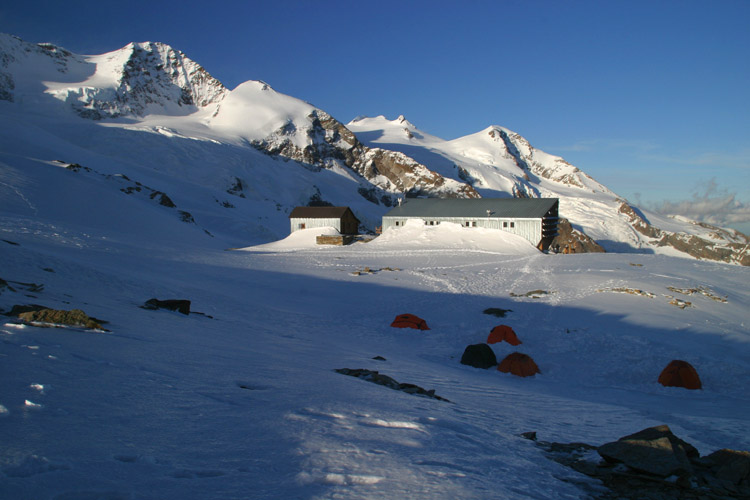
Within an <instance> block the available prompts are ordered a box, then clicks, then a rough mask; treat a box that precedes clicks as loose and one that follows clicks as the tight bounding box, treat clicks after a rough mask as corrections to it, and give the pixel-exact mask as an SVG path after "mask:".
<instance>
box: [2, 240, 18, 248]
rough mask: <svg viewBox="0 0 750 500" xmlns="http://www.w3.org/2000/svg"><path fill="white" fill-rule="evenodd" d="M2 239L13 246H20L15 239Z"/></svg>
mask: <svg viewBox="0 0 750 500" xmlns="http://www.w3.org/2000/svg"><path fill="white" fill-rule="evenodd" d="M2 241H4V242H5V243H7V244H8V245H13V246H17V247H18V246H21V244H20V243H16V242H15V241H10V240H2Z"/></svg>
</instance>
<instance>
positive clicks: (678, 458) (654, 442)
mask: <svg viewBox="0 0 750 500" xmlns="http://www.w3.org/2000/svg"><path fill="white" fill-rule="evenodd" d="M597 451H598V452H599V455H601V456H602V458H604V459H605V460H607V461H608V462H622V463H624V464H625V465H627V466H628V467H630V468H631V469H635V470H638V471H641V472H646V473H648V474H653V475H656V476H661V477H668V476H671V475H684V474H689V473H692V471H693V467H692V465H691V463H690V461H691V460H694V459H697V458H698V457H699V453H698V450H696V449H695V447H693V446H692V445H691V444H689V443H687V442H685V441H683V440H682V439H680V438H678V437H677V436H675V435H674V434H672V431H671V430H670V429H669V427H668V426H666V425H659V426H656V427H649V428H648V429H644V430H642V431H640V432H636V433H635V434H631V435H629V436H625V437H622V438H620V439H618V440H617V441H614V442H611V443H606V444H603V445H602V446H600V447H599V448H598V449H597Z"/></svg>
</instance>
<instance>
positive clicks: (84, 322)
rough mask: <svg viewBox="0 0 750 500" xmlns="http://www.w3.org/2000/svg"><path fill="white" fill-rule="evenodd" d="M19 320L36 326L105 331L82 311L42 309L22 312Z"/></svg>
mask: <svg viewBox="0 0 750 500" xmlns="http://www.w3.org/2000/svg"><path fill="white" fill-rule="evenodd" d="M18 318H19V319H20V320H22V321H25V322H27V323H32V324H34V325H35V326H47V325H49V326H55V325H68V326H79V327H83V328H90V329H92V330H103V328H102V325H101V324H100V323H98V322H97V321H95V319H94V318H90V317H89V316H88V315H86V313H85V312H83V311H82V310H80V309H71V310H70V311H65V310H59V309H40V310H37V311H28V312H22V313H20V314H19V315H18Z"/></svg>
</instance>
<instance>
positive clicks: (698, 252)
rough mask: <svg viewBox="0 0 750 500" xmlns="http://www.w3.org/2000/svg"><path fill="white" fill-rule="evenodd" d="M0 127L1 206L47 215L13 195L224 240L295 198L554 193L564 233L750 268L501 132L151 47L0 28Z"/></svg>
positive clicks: (730, 245)
mask: <svg viewBox="0 0 750 500" xmlns="http://www.w3.org/2000/svg"><path fill="white" fill-rule="evenodd" d="M0 130H1V131H2V134H0V193H2V194H3V196H2V198H4V199H3V200H0V207H2V209H3V210H4V211H8V212H12V213H15V214H16V215H23V216H28V217H29V218H33V217H43V216H44V214H43V213H40V211H39V210H40V209H39V207H37V206H36V205H34V204H33V203H29V202H28V200H26V197H25V190H27V189H32V187H30V186H34V187H33V189H42V188H41V187H40V185H45V184H46V183H45V179H48V180H49V181H50V182H52V180H53V179H55V181H54V182H55V184H54V185H49V186H47V187H45V188H44V189H48V190H49V196H50V197H53V196H56V195H57V194H56V193H58V190H60V189H69V190H71V191H79V190H82V189H83V187H84V186H85V188H86V189H89V190H94V191H95V192H96V196H94V197H93V198H95V199H96V200H98V201H97V203H100V204H104V205H107V207H102V209H101V212H102V213H107V214H109V217H110V220H111V222H112V223H113V224H135V223H134V221H133V218H134V217H135V214H142V211H141V209H143V207H148V210H151V211H155V212H153V213H154V214H157V213H158V214H159V215H158V217H162V216H169V217H172V218H173V219H174V220H175V224H181V223H187V224H189V227H190V228H192V229H191V230H192V231H194V232H195V231H197V233H196V234H200V237H201V238H208V237H213V238H219V239H220V240H221V244H228V245H248V244H254V243H261V242H267V241H270V240H273V239H278V238H281V237H283V236H285V235H286V234H287V232H288V222H287V216H288V214H289V212H290V211H291V210H292V209H293V208H294V207H295V206H298V205H307V204H332V205H347V206H350V207H351V208H352V210H353V211H354V212H355V214H356V215H357V217H358V218H359V219H360V220H361V221H362V224H363V226H364V227H363V229H369V230H373V229H374V228H375V227H376V226H378V225H380V217H381V216H382V215H383V214H384V213H385V212H387V211H388V210H389V208H390V207H391V206H393V205H394V203H395V202H396V200H397V199H398V198H399V197H403V196H407V197H410V196H426V197H462V198H471V197H557V198H559V199H560V215H561V217H563V218H565V219H567V220H568V221H569V222H570V230H569V231H568V232H567V233H566V234H565V235H564V237H566V238H571V239H572V240H576V241H590V239H593V240H594V241H596V243H598V245H600V246H601V247H603V248H604V249H605V250H606V251H608V252H609V251H618V252H648V253H668V254H673V255H682V256H692V257H695V258H701V259H709V260H716V261H722V262H729V263H736V264H741V265H750V251H749V246H750V238H748V237H747V236H745V235H743V234H741V233H739V232H737V231H735V230H730V229H722V228H718V227H713V226H709V225H707V224H703V223H698V222H694V221H689V220H686V219H683V218H671V217H664V216H660V215H657V214H653V213H647V212H645V211H643V210H639V209H638V208H636V207H634V206H632V205H630V204H629V203H628V202H627V201H626V200H625V199H623V198H621V197H619V196H618V195H617V194H615V193H613V192H612V191H611V190H609V189H608V188H607V187H605V186H603V185H602V184H600V183H598V182H597V181H596V180H594V179H593V178H591V177H590V176H589V175H587V174H585V173H584V172H583V171H581V170H580V169H578V168H576V167H575V166H573V165H570V164H569V163H567V162H566V161H565V160H563V159H562V158H560V157H558V156H553V155H550V154H547V153H545V152H543V151H540V150H538V149H535V148H534V147H533V146H532V145H531V144H530V143H529V141H527V140H526V139H525V138H523V137H522V136H521V135H519V134H517V133H515V132H513V131H511V130H509V129H506V128H503V127H498V126H494V125H493V126H491V127H488V128H486V129H484V130H482V131H481V132H477V133H476V134H472V135H469V136H466V137H461V138H459V139H455V140H451V141H446V140H443V139H440V138H437V137H434V136H431V135H429V134H426V133H424V132H422V131H420V130H419V129H417V128H416V127H415V126H414V125H412V124H411V123H409V122H408V121H407V120H406V119H405V118H404V117H403V116H401V117H398V118H397V119H395V120H388V119H386V118H384V117H382V116H379V117H375V118H367V117H361V118H357V119H355V120H353V121H351V122H350V123H348V124H346V125H344V124H342V123H341V122H339V121H338V120H336V119H335V118H334V117H332V116H330V115H329V114H328V113H326V112H325V111H323V110H321V109H319V108H316V107H315V106H313V105H311V104H309V103H306V102H304V101H302V100H300V99H297V98H294V97H290V96H287V95H284V94H280V93H278V92H276V91H275V90H273V89H272V88H271V87H270V86H269V85H268V84H266V83H264V82H261V81H248V82H245V83H243V84H241V85H239V86H238V87H237V88H235V89H233V90H229V89H227V88H226V87H225V86H224V85H223V84H222V83H221V82H219V81H218V80H217V79H215V78H214V77H212V76H211V75H210V74H209V73H208V72H207V71H206V70H205V69H204V68H202V67H201V66H200V65H199V64H197V63H196V62H194V61H192V60H191V59H189V58H188V57H187V56H186V55H185V54H183V53H182V52H180V51H178V50H175V49H173V48H171V47H169V46H167V45H164V44H161V43H151V42H146V43H130V44H128V45H126V46H125V47H123V48H122V49H119V50H116V51H114V52H110V53H107V54H102V55H95V56H82V55H77V54H73V53H71V52H69V51H67V50H65V49H63V48H61V47H57V46H54V45H51V44H32V43H27V42H25V41H23V40H21V39H19V38H17V37H14V36H12V35H7V34H0ZM59 167H67V170H68V171H71V172H72V173H73V174H75V175H72V176H68V175H66V176H62V177H60V176H59V175H58V174H57V173H54V172H57V171H58V170H59ZM645 181H646V180H644V182H645ZM82 192H85V190H84V191H82ZM126 195H127V200H126V198H124V196H126ZM93 198H92V199H93ZM25 200H26V201H25ZM71 203H73V204H75V201H71ZM32 205H34V206H32ZM114 207H117V208H116V209H115V208H114ZM136 207H139V208H136ZM35 210H36V211H35ZM55 210H56V211H55V213H52V214H50V217H58V218H64V217H65V213H66V212H70V214H68V215H71V214H76V217H77V218H76V219H75V220H77V221H78V222H79V223H80V224H81V225H84V226H85V225H86V224H88V223H91V224H93V223H94V220H93V219H94V218H96V217H97V215H96V214H93V213H90V211H89V212H85V213H80V208H76V207H75V206H67V205H66V206H57V207H56V209H55ZM156 211H158V212H156ZM71 216H72V215H71ZM88 218H92V220H91V221H89V219H88ZM65 220H70V219H69V218H66V219H65ZM139 223H140V224H142V225H148V223H149V221H148V220H141V221H140V222H139ZM136 225H137V224H136ZM581 248H582V249H584V248H590V247H588V246H586V245H584V246H582V247H581Z"/></svg>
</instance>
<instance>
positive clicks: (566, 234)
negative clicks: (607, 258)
mask: <svg viewBox="0 0 750 500" xmlns="http://www.w3.org/2000/svg"><path fill="white" fill-rule="evenodd" d="M549 248H550V249H552V250H553V251H555V252H558V253H565V254H568V253H589V252H604V249H603V248H602V247H601V245H599V244H598V243H597V242H596V241H594V240H593V239H591V238H589V237H588V236H587V235H585V234H583V232H581V231H579V230H577V229H575V228H574V227H573V225H572V224H571V223H570V221H569V220H568V219H564V218H561V219H560V220H559V221H558V222H557V236H555V237H554V238H553V239H552V242H551V243H550V246H549Z"/></svg>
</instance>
